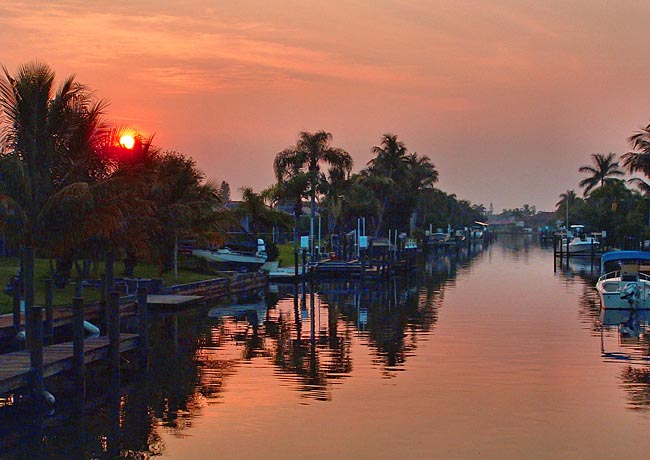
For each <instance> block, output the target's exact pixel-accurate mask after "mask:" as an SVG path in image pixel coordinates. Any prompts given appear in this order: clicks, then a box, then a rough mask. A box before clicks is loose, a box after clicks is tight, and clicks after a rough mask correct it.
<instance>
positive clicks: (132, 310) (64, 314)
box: [0, 302, 137, 340]
mask: <svg viewBox="0 0 650 460" xmlns="http://www.w3.org/2000/svg"><path fill="white" fill-rule="evenodd" d="M136 312H137V305H136V302H128V303H122V304H120V316H121V317H125V316H134V315H135V314H136ZM52 313H53V315H52V316H53V324H52V327H54V328H57V327H60V326H64V325H68V324H70V323H71V322H72V306H71V305H60V306H55V307H54V308H53V309H52ZM43 315H44V316H43V318H44V319H45V312H44V313H43ZM102 317H103V313H102V307H101V305H100V303H99V302H92V303H90V304H88V305H86V307H85V319H86V321H90V322H97V321H100V320H102ZM20 318H21V319H20V320H21V324H22V325H23V326H24V325H25V314H24V313H22V314H21V315H20ZM15 335H16V330H15V329H14V323H13V316H12V315H11V314H5V315H0V340H3V339H8V338H11V337H14V336H15Z"/></svg>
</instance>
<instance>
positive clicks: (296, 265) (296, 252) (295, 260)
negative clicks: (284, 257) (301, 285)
mask: <svg viewBox="0 0 650 460" xmlns="http://www.w3.org/2000/svg"><path fill="white" fill-rule="evenodd" d="M293 261H294V265H295V269H296V270H295V271H296V272H295V275H296V279H297V278H298V248H293Z"/></svg>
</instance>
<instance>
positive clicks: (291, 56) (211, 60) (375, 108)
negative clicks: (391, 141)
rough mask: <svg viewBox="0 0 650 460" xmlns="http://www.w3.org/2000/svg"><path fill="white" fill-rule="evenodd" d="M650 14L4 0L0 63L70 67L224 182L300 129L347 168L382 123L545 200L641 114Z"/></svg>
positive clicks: (459, 181) (458, 190)
mask: <svg viewBox="0 0 650 460" xmlns="http://www.w3.org/2000/svg"><path fill="white" fill-rule="evenodd" d="M648 23H650V3H649V2H647V1H645V0H639V1H636V0H624V1H618V2H614V1H598V0H585V1H567V0H562V1H544V2H539V1H526V0H512V1H509V0H508V1H492V2H488V1H486V0H482V1H458V0H440V1H406V0H402V1H400V0H394V1H386V0H372V1H363V0H360V1H345V2H336V1H332V2H317V1H279V0H266V1H247V0H238V1H236V2H215V1H212V0H188V1H186V2H172V1H164V0H143V1H139V0H133V1H130V2H119V1H104V0H101V1H93V2H86V1H83V0H60V1H56V2H45V1H27V0H25V1H17V0H4V1H3V2H2V3H0V63H2V64H3V65H4V66H5V67H7V68H8V70H9V71H10V72H11V73H14V72H15V70H16V68H17V66H18V65H20V64H23V63H26V62H28V61H30V60H33V59H40V60H42V61H44V62H46V63H48V64H49V65H50V66H51V67H52V68H54V70H56V72H57V75H58V76H59V78H60V79H61V78H63V77H64V76H67V75H70V74H76V76H77V79H78V80H79V81H81V82H83V83H85V84H87V85H89V86H90V87H92V88H93V89H95V91H96V95H97V96H98V97H102V98H108V99H110V101H111V105H110V107H109V118H110V119H111V120H113V121H114V122H115V123H119V124H123V123H127V124H132V125H133V126H134V127H136V128H138V129H140V130H141V131H142V132H143V133H145V134H152V133H155V142H156V144H157V145H159V146H161V147H163V148H165V149H174V150H178V151H181V152H183V153H185V154H187V155H190V156H192V157H194V158H195V159H196V160H197V162H198V164H199V166H200V168H201V169H202V170H204V171H205V172H206V174H207V175H208V176H209V177H212V178H215V179H218V180H226V181H228V182H229V183H230V185H231V188H232V189H233V190H237V189H238V188H240V187H242V186H252V187H253V188H254V189H255V190H256V191H259V190H261V189H262V188H264V187H266V186H267V185H269V184H271V183H272V182H273V181H274V177H273V169H272V161H273V158H274V156H275V154H276V153H277V152H278V151H280V150H282V149H284V148H285V147H287V146H290V145H292V144H294V142H295V140H296V137H297V134H298V132H299V131H301V130H308V131H315V130H319V129H325V130H327V131H330V132H331V133H332V134H333V136H334V145H336V146H339V147H342V148H345V149H346V150H348V151H349V152H350V153H351V154H352V156H353V158H354V160H355V170H359V169H360V168H362V167H363V166H364V165H365V163H366V162H367V161H368V160H369V159H370V157H371V154H370V150H371V148H372V147H373V146H374V145H377V144H378V143H379V140H380V136H381V135H382V134H383V133H386V132H392V133H396V134H397V135H398V136H399V137H400V138H401V139H402V140H403V141H404V142H405V143H406V145H407V147H408V148H409V150H410V151H416V152H418V153H419V154H423V155H428V156H429V157H430V158H431V159H432V161H433V162H434V164H435V165H436V167H437V169H438V171H439V173H440V183H439V187H440V188H442V189H443V190H445V191H446V192H448V193H455V194H457V195H458V196H459V197H460V198H464V199H469V200H470V201H472V202H473V203H483V204H484V205H485V206H486V207H488V206H489V205H490V203H493V205H494V209H495V211H501V209H502V208H513V207H520V206H521V205H523V204H524V203H528V204H530V205H535V206H537V208H538V209H545V210H551V209H553V207H554V204H555V202H556V201H558V195H559V194H560V193H562V192H563V191H565V190H567V189H576V190H577V189H578V185H577V184H578V182H579V181H580V179H581V178H582V175H581V174H579V173H578V171H577V170H578V168H579V167H580V166H581V165H584V164H588V163H590V157H589V155H590V154H592V153H599V152H600V153H607V152H610V151H611V152H616V153H618V154H621V153H624V152H625V151H626V150H627V144H626V138H627V137H628V136H630V135H631V134H633V133H634V132H635V131H636V130H637V129H639V128H640V127H641V126H644V125H646V124H647V123H648V122H650V85H649V84H648V77H649V76H650V58H649V57H648V49H650V46H649V45H650V35H649V34H648V33H647V25H648Z"/></svg>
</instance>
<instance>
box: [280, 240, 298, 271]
mask: <svg viewBox="0 0 650 460" xmlns="http://www.w3.org/2000/svg"><path fill="white" fill-rule="evenodd" d="M278 250H279V251H280V255H279V256H278V262H279V263H278V266H280V267H293V266H294V264H295V261H294V255H293V243H285V244H278Z"/></svg>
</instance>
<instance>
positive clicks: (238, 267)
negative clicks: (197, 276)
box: [192, 249, 266, 271]
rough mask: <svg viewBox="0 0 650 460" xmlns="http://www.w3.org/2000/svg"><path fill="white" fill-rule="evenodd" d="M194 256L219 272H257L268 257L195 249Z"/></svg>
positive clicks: (228, 251)
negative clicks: (205, 261)
mask: <svg viewBox="0 0 650 460" xmlns="http://www.w3.org/2000/svg"><path fill="white" fill-rule="evenodd" d="M192 255H193V256H196V257H201V258H203V259H205V260H207V261H208V262H209V263H210V264H211V265H213V266H215V267H216V268H217V269H219V270H232V271H257V270H259V269H260V268H261V267H262V265H264V262H266V257H263V256H257V255H249V254H243V253H240V252H235V251H230V250H223V249H222V250H218V251H210V250H207V249H195V250H193V251H192Z"/></svg>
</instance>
